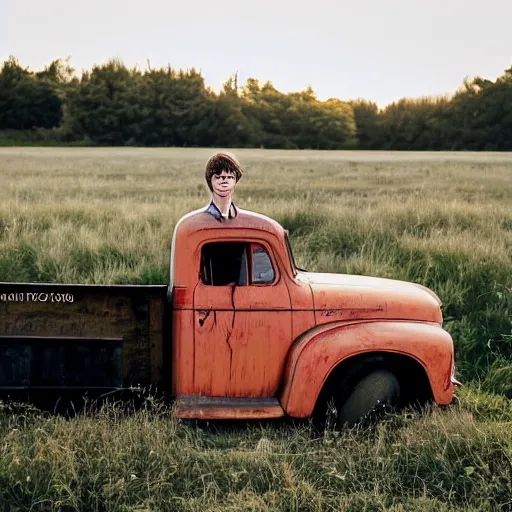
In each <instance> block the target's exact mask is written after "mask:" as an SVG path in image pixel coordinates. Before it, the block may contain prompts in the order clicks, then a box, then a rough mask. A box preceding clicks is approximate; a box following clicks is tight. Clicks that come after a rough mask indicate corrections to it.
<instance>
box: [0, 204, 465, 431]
mask: <svg viewBox="0 0 512 512" xmlns="http://www.w3.org/2000/svg"><path fill="white" fill-rule="evenodd" d="M456 385H458V382H457V380H456V378H455V364H454V346H453V342H452V338H451V337H450V335H449V333H448V332H447V331H446V330H444V329H443V317H442V311H441V301H440V300H439V298H438V297H437V296H436V294H435V293H434V292H432V291H431V290H429V289H427V288H425V287H423V286H421V285H418V284H413V283H407V282H402V281H397V280H391V279H382V278H374V277H365V276H357V275H343V274H327V273H312V272H307V271H304V270H301V269H298V268H297V267H296V264H295V262H294V258H293V254H292V250H291V246H290V242H289V239H288V233H287V231H286V230H285V229H284V228H283V227H282V226H281V225H280V224H279V223H277V222H276V221H274V220H272V219H270V218H268V217H266V216H264V215H261V214H258V213H254V212H251V211H247V210H241V209H240V210H239V214H238V215H237V217H236V218H234V219H229V220H225V221H222V222H220V221H218V220H217V219H215V218H214V217H213V216H212V215H210V214H208V213H206V212H205V211H204V210H197V211H194V212H191V213H190V214H188V215H185V216H184V217H183V218H182V219H181V220H180V221H179V222H178V223H177V224H176V226H175V228H174V233H173V237H172V242H171V247H170V280H169V284H168V285H160V286H152V285H148V286H145V285H143V286H132V285H79V284H43V283H5V282H4V283H0V390H1V391H2V392H3V394H6V393H7V394H8V395H12V394H15V393H17V392H24V393H26V394H28V395H30V394H34V393H37V392H38V393H41V392H50V391H53V392H57V393H58V394H59V393H64V392H70V391H75V392H78V393H82V392H83V393H85V392H86V391H87V392H90V391H96V392H99V393H100V394H108V393H111V392H114V391H116V390H117V391H121V390H126V389H134V388H137V389H140V388H141V387H142V388H144V387H148V386H151V387H153V388H155V389H160V390H164V392H165V393H167V396H170V397H172V398H173V400H174V402H175V414H176V415H177V416H178V417H180V418H203V419H217V418H231V419H236V418H277V417H282V416H290V417H294V418H309V417H312V416H315V415H322V414H325V413H326V411H327V408H328V406H329V404H330V405H331V406H334V407H333V410H334V411H335V412H336V414H337V416H336V417H337V420H338V421H340V422H342V423H354V422H357V421H358V420H359V419H360V418H361V417H363V416H365V415H367V414H368V413H369V412H371V411H372V410H374V408H375V407H376V406H377V405H378V404H396V405H401V404H408V403H411V402H426V401H431V402H434V403H436V404H450V403H451V402H452V400H453V397H454V386H456Z"/></svg>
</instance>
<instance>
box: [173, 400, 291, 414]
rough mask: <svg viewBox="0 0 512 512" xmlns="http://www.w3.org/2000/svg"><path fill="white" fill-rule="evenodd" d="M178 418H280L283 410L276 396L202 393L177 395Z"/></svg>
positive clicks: (176, 410) (176, 411)
mask: <svg viewBox="0 0 512 512" xmlns="http://www.w3.org/2000/svg"><path fill="white" fill-rule="evenodd" d="M175 414H176V416H177V417H178V418H183V419H185V418H187V419H192V418H194V419H205V420H223V419H224V420H225V419H230V420H231V419H237V420H238V419H262V418H280V417H282V416H284V411H283V408H282V407H281V405H280V404H279V400H277V398H229V397H216V396H203V395H178V396H177V397H176V408H175Z"/></svg>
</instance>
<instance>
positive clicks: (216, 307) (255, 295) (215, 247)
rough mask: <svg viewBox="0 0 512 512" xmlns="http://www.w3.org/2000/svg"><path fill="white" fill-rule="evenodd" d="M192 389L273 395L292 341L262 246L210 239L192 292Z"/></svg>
mask: <svg viewBox="0 0 512 512" xmlns="http://www.w3.org/2000/svg"><path fill="white" fill-rule="evenodd" d="M194 321H195V322H194V323H195V327H194V349H195V350H194V393H197V394H203V395H208V396H229V397H273V396H275V395H276V393H277V391H278V388H279V385H280V383H281V380H282V375H283V371H284V365H285V359H286V356H287V353H288V350H289V347H290V344H291V342H292V324H291V322H292V316H291V303H290V296H289V293H288V289H287V287H286V284H285V282H284V279H283V278H282V276H281V275H280V273H279V267H278V265H277V260H276V258H275V255H274V254H273V253H272V250H271V248H270V246H269V245H268V244H266V243H265V242H263V241H260V240H254V241H250V242H249V241H247V240H244V241H212V242H209V243H205V244H204V245H203V246H202V248H201V263H200V269H199V281H198V283H197V286H196V288H195V290H194Z"/></svg>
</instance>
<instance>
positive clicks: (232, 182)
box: [212, 171, 236, 197]
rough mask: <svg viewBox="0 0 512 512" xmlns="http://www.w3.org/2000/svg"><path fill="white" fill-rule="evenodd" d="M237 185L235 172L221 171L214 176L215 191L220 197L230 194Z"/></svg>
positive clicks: (213, 186)
mask: <svg viewBox="0 0 512 512" xmlns="http://www.w3.org/2000/svg"><path fill="white" fill-rule="evenodd" d="M235 186H236V176H235V173H232V172H226V171H221V172H220V174H214V175H213V176H212V188H213V193H214V194H217V195H218V196H220V197H227V196H229V195H230V194H231V193H232V192H233V190H234V189H235Z"/></svg>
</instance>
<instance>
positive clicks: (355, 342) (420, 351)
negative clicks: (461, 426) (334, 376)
mask: <svg viewBox="0 0 512 512" xmlns="http://www.w3.org/2000/svg"><path fill="white" fill-rule="evenodd" d="M372 352H392V353H396V354H402V355H406V356H409V357H412V358H414V359H415V360H416V361H418V362H419V363H420V364H421V365H422V366H423V368H424V369H425V372H426V374H427V377H428V379H429V381H430V386H431V388H432V393H433V397H434V400H435V402H436V403H438V404H449V403H450V402H451V400H452V398H453V382H452V380H451V377H452V368H453V341H452V338H451V336H450V335H449V334H448V332H446V331H445V330H444V329H442V327H440V326H439V325H438V324H429V323H420V322H407V321H374V322H373V321H370V322H359V323H350V324H346V323H344V324H334V325H332V324H331V325H326V326H320V327H316V328H314V329H312V330H311V331H308V332H307V333H305V334H304V335H303V336H301V337H300V338H299V339H298V340H297V342H296V343H295V345H294V346H293V347H292V350H291V352H290V355H289V358H288V363H287V368H286V372H285V381H284V385H283V388H282V393H281V396H280V401H281V405H282V407H283V409H284V410H285V412H286V413H287V414H288V415H289V416H293V417H297V418H305V417H308V416H310V415H311V414H312V412H313V409H314V407H315V403H316V400H317V398H318V395H319V394H320V391H321V390H322V386H323V385H324V383H325V381H326V379H327V377H328V376H329V374H330V373H331V371H332V370H333V369H334V368H335V367H336V366H337V365H338V364H339V363H341V362H342V361H344V360H346V359H347V358H349V357H352V356H355V355H358V354H362V353H372Z"/></svg>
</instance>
